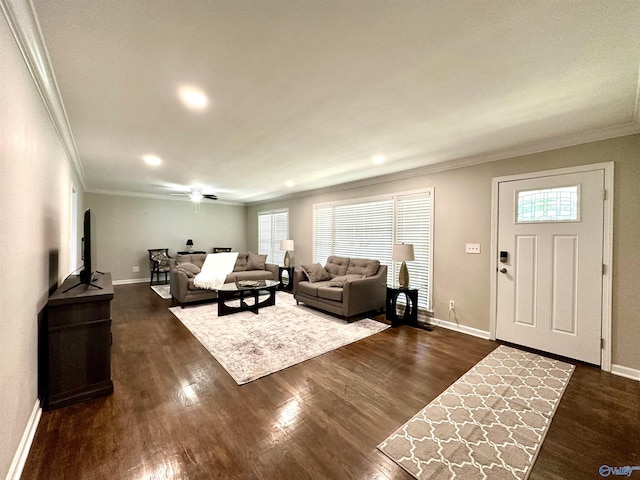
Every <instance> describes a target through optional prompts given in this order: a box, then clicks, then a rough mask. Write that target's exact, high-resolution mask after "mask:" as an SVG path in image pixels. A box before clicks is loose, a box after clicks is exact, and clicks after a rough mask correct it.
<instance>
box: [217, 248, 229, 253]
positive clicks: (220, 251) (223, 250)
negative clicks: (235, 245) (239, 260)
mask: <svg viewBox="0 0 640 480" xmlns="http://www.w3.org/2000/svg"><path fill="white" fill-rule="evenodd" d="M230 251H231V247H213V253H223V252H230Z"/></svg>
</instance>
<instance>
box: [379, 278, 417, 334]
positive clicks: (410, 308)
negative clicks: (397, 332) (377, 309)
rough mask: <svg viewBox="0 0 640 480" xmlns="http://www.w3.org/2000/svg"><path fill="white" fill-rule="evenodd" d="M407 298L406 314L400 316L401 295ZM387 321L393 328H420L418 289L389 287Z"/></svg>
mask: <svg viewBox="0 0 640 480" xmlns="http://www.w3.org/2000/svg"><path fill="white" fill-rule="evenodd" d="M403 294H404V297H405V306H404V313H403V314H402V316H399V315H398V310H397V304H398V298H399V297H400V295H403ZM386 312H387V320H389V321H391V326H392V327H397V326H398V325H402V324H404V325H410V326H412V327H417V326H418V289H417V288H411V287H408V288H401V287H396V286H389V285H387V302H386Z"/></svg>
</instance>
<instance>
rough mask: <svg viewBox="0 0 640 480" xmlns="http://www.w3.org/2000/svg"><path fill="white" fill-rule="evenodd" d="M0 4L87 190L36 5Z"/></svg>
mask: <svg viewBox="0 0 640 480" xmlns="http://www.w3.org/2000/svg"><path fill="white" fill-rule="evenodd" d="M0 7H1V8H2V12H3V13H4V16H5V17H6V19H7V22H8V23H9V27H10V28H11V32H12V33H13V36H14V38H15V40H16V42H17V44H18V47H19V48H20V52H21V53H22V57H23V58H24V61H25V63H26V64H27V68H28V69H29V73H30V74H31V78H33V81H34V83H35V85H36V88H37V89H38V92H39V93H40V97H41V98H42V101H43V103H44V106H45V108H46V109H47V113H48V114H49V117H50V118H51V121H52V122H53V126H54V128H55V129H56V132H57V134H58V137H59V138H60V141H61V142H62V147H63V148H64V149H65V152H66V154H67V158H68V159H69V161H70V162H71V165H72V168H74V169H75V171H76V174H77V176H78V178H79V179H80V183H81V184H82V188H83V189H84V190H86V188H87V182H86V177H85V174H84V169H83V168H82V164H81V163H80V158H79V156H78V149H77V148H76V143H75V140H74V139H73V134H72V133H71V127H70V126H69V119H68V118H67V112H66V110H65V108H64V104H63V102H62V97H61V96H60V90H59V89H58V83H57V82H56V77H55V74H54V71H53V66H52V65H51V60H50V58H49V53H48V52H47V47H46V45H45V42H44V38H43V36H42V30H41V29H40V24H39V23H38V18H37V16H36V13H35V11H34V9H33V5H32V3H31V1H30V0H0Z"/></svg>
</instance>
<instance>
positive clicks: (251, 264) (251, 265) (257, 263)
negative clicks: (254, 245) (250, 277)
mask: <svg viewBox="0 0 640 480" xmlns="http://www.w3.org/2000/svg"><path fill="white" fill-rule="evenodd" d="M266 262H267V256H266V255H260V254H259V253H251V252H249V257H248V258H247V270H264V264H265V263H266Z"/></svg>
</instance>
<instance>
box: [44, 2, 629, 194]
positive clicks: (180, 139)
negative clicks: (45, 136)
mask: <svg viewBox="0 0 640 480" xmlns="http://www.w3.org/2000/svg"><path fill="white" fill-rule="evenodd" d="M33 5H34V8H35V12H36V14H37V17H38V20H39V22H40V27H41V30H42V34H43V37H44V42H45V44H46V47H47V49H48V53H49V56H50V61H51V64H52V66H53V70H54V72H55V76H56V79H57V83H58V87H59V91H60V95H61V98H62V101H63V103H64V107H65V110H66V114H67V117H68V120H69V125H70V127H71V132H72V133H73V138H74V140H75V144H76V147H77V151H78V154H79V158H80V161H81V164H82V169H83V170H84V175H85V179H84V181H85V185H86V188H87V190H88V191H94V192H120V193H132V194H142V195H149V194H152V195H156V194H160V195H167V196H168V194H169V193H171V192H174V191H186V190H188V189H189V188H190V187H201V188H203V190H204V193H215V194H217V195H218V196H219V197H220V199H221V200H222V201H230V202H241V203H246V202H254V201H258V200H263V199H268V198H273V197H277V196H282V195H287V194H291V193H295V192H299V191H304V190H309V189H316V188H323V187H327V186H331V185H335V184H339V183H344V182H352V181H359V180H363V179H366V178H370V177H372V176H378V175H382V174H389V173H396V172H400V171H404V170H407V169H413V168H418V167H425V166H428V165H433V164H436V163H439V162H452V164H454V165H455V164H456V162H463V161H466V162H474V161H483V160H486V159H497V158H501V157H505V156H512V155H515V154H520V153H526V152H533V151H539V150H544V149H547V148H553V147H557V146H562V145H569V144H573V143H577V142H583V141H589V140H595V139H600V138H606V137H608V136H615V135H620V134H624V133H628V132H629V131H640V128H639V123H638V112H637V110H638V73H639V66H640V28H638V25H640V2H638V1H635V0H631V1H622V0H598V1H589V0H584V1H580V2H576V1H573V0H567V1H563V0H553V1H530V0H523V1H517V0H507V1H500V0H488V1H482V0H468V1H455V0H441V1H429V0H418V1H410V0H398V1H391V0H385V1H379V0H335V1H327V0H277V1H276V0H237V1H236V0H225V1H221V0H211V1H186V0H185V1H179V2H177V1H175V0H171V1H162V0H153V1H151V0H135V1H131V0H125V1H120V0H118V1H115V0H113V1H108V2H105V1H90V0H33ZM180 85H193V86H196V87H198V88H200V89H201V90H203V91H204V92H205V93H206V95H207V96H208V98H209V106H208V108H207V109H205V110H203V111H191V110H188V109H187V108H185V107H184V106H183V105H182V104H181V103H180V100H179V98H178V95H177V89H178V87H179V86H180ZM144 154H155V155H157V156H159V157H160V158H162V160H163V163H162V164H161V165H160V166H158V167H154V168H152V167H149V166H147V165H146V164H145V163H144V162H143V161H142V160H141V157H142V156H143V155H144ZM376 154H380V155H384V157H385V158H386V160H385V161H384V163H382V164H380V165H374V164H372V162H371V159H372V157H373V156H374V155H376ZM287 180H289V181H292V182H294V185H293V186H289V187H287V186H285V181H287Z"/></svg>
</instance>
